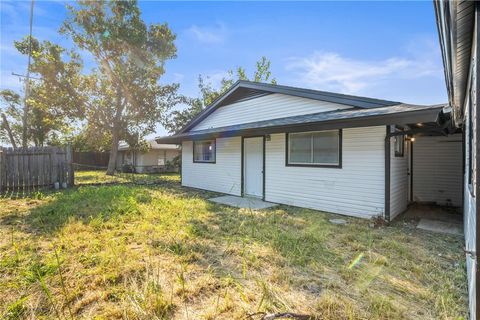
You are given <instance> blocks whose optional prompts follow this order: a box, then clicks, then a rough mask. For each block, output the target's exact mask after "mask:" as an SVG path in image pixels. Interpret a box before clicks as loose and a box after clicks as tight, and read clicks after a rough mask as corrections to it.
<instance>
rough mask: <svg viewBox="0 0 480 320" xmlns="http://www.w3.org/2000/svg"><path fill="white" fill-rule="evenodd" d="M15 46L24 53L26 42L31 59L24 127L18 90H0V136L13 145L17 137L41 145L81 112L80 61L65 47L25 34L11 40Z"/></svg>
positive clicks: (79, 115) (17, 140)
mask: <svg viewBox="0 0 480 320" xmlns="http://www.w3.org/2000/svg"><path fill="white" fill-rule="evenodd" d="M14 44H15V47H16V48H17V50H18V51H19V52H20V53H21V54H23V55H28V54H29V51H30V44H31V49H32V63H31V65H30V73H31V74H32V79H30V83H29V88H30V89H29V95H28V98H27V101H26V104H25V105H26V106H27V107H28V108H27V109H26V114H25V115H26V128H25V127H24V123H25V122H24V119H23V116H24V107H25V106H23V107H22V106H21V98H20V94H19V93H18V92H15V91H12V90H2V91H1V92H0V98H1V101H2V114H1V118H2V119H1V121H0V123H1V129H3V130H1V131H2V133H1V134H0V140H2V141H4V142H9V143H10V144H11V145H12V146H13V147H15V146H16V145H17V144H19V142H20V141H22V145H23V141H25V142H26V143H27V145H32V144H33V145H35V146H43V145H45V144H47V143H49V142H50V140H51V138H52V137H53V136H59V135H62V134H64V133H66V132H67V131H69V130H70V127H71V126H70V124H71V123H72V122H73V121H75V120H76V119H79V118H80V117H81V115H82V114H83V109H84V108H83V105H84V101H83V100H82V98H81V97H82V96H81V95H80V94H79V93H78V91H84V90H82V86H84V83H85V77H84V76H83V75H81V70H82V62H81V60H80V58H79V56H78V55H77V54H75V53H74V52H73V51H67V50H65V49H63V48H62V47H60V46H58V45H55V44H53V43H51V42H49V41H44V42H42V43H40V42H39V41H38V40H37V39H35V38H32V39H31V41H30V38H29V37H25V38H24V39H22V40H20V41H15V42H14Z"/></svg>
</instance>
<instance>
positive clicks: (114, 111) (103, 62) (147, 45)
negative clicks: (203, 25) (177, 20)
mask: <svg viewBox="0 0 480 320" xmlns="http://www.w3.org/2000/svg"><path fill="white" fill-rule="evenodd" d="M67 8H68V10H69V15H68V17H67V19H66V20H65V22H64V24H63V26H62V28H61V32H62V33H63V34H65V35H67V36H69V37H71V39H72V40H73V41H74V42H75V44H76V45H77V46H78V47H79V48H80V49H82V50H86V51H88V52H89V53H91V55H92V56H93V58H94V59H95V61H96V63H97V69H96V72H94V73H92V75H91V77H90V81H91V83H90V86H89V87H88V90H87V91H86V92H85V95H84V96H88V97H89V100H90V101H89V103H88V104H87V105H86V110H85V119H86V122H87V128H88V129H87V130H86V132H96V133H97V134H105V135H109V136H110V137H111V142H112V145H111V149H112V152H111V153H110V155H111V158H110V163H109V171H112V172H113V168H114V165H115V163H114V162H115V161H114V160H115V159H114V158H115V157H116V150H117V149H118V142H119V141H120V140H127V141H128V140H132V137H135V138H137V141H139V140H141V138H142V137H144V136H145V135H147V134H149V133H153V132H154V131H155V126H156V124H157V123H158V122H159V121H160V120H161V119H162V118H164V115H165V113H166V111H167V110H169V109H170V108H171V106H172V105H174V104H176V103H177V95H176V92H177V89H178V85H177V84H171V85H160V84H159V79H160V78H161V76H162V75H163V74H164V73H165V62H166V61H167V60H169V59H173V58H175V57H176V47H175V44H174V40H175V37H176V36H175V34H174V33H173V32H172V31H171V30H170V28H169V27H168V25H167V24H152V25H149V26H147V25H146V24H145V22H144V21H143V20H142V18H141V16H140V10H139V8H138V5H137V2H136V1H109V2H106V1H79V2H78V3H76V4H75V5H67Z"/></svg>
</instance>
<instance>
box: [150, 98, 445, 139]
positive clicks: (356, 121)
mask: <svg viewBox="0 0 480 320" xmlns="http://www.w3.org/2000/svg"><path fill="white" fill-rule="evenodd" d="M442 109H443V106H439V107H436V108H429V109H422V110H414V111H406V112H399V113H395V114H388V115H369V116H363V117H355V118H347V119H332V120H325V121H317V122H305V123H295V124H288V125H277V126H268V127H260V128H250V129H239V130H237V129H235V128H234V127H222V128H217V130H214V131H208V132H205V131H207V130H203V132H202V131H199V132H198V133H195V132H190V134H182V135H174V136H170V137H159V138H157V139H156V141H157V142H158V143H176V144H179V143H181V142H182V141H187V140H198V139H213V138H219V137H233V136H255V135H265V134H274V133H283V132H302V131H314V130H332V129H343V128H358V127H372V126H380V125H406V124H410V123H426V122H430V123H431V122H438V121H439V115H440V114H441V112H442Z"/></svg>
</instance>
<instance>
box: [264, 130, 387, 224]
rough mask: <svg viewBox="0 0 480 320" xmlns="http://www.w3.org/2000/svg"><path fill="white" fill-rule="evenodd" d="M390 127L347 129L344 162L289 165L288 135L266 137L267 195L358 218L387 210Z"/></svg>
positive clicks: (300, 205)
mask: <svg viewBox="0 0 480 320" xmlns="http://www.w3.org/2000/svg"><path fill="white" fill-rule="evenodd" d="M385 133H386V129H385V127H369V128H351V129H345V130H343V133H342V138H343V141H342V167H341V168H315V167H286V166H285V152H286V150H285V147H286V143H285V134H283V133H279V134H272V135H271V141H267V142H266V161H265V163H266V166H265V170H266V174H265V177H266V178H265V200H266V201H271V202H276V203H282V204H287V205H292V206H297V207H305V208H311V209H317V210H322V211H327V212H334V213H340V214H348V215H351V216H358V217H364V218H368V217H372V216H383V214H384V205H385V199H384V184H385V180H384V179H385V172H384V163H385V160H384V143H385Z"/></svg>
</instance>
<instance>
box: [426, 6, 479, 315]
mask: <svg viewBox="0 0 480 320" xmlns="http://www.w3.org/2000/svg"><path fill="white" fill-rule="evenodd" d="M434 4H435V12H436V17H437V26H438V31H439V34H440V46H441V48H442V55H443V64H444V69H445V78H446V85H447V90H448V98H449V101H450V105H451V107H452V110H453V119H454V123H455V125H456V126H457V127H458V128H461V129H462V131H463V135H464V140H465V144H464V148H463V152H461V151H457V153H458V154H460V153H462V158H463V168H464V169H463V170H464V175H463V177H464V178H463V180H464V183H463V212H464V230H465V254H466V260H467V263H466V265H467V277H468V295H469V302H470V319H480V310H479V308H477V306H478V304H479V303H480V289H479V288H478V285H479V284H480V272H479V268H478V253H477V250H478V248H479V245H480V244H479V241H480V237H478V232H479V230H480V219H478V217H477V213H478V212H480V209H479V204H480V201H479V197H480V190H479V186H480V185H479V183H478V177H479V176H480V173H479V170H480V156H479V155H478V153H479V146H480V130H479V129H478V128H479V127H480V115H479V112H478V100H479V93H480V82H479V80H478V76H479V68H480V65H479V56H480V52H479V50H480V49H479V47H478V42H479V40H480V39H479V37H480V28H479V18H480V4H479V3H478V2H476V1H435V2H434ZM451 155H452V156H457V154H454V153H453V152H452V154H451Z"/></svg>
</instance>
